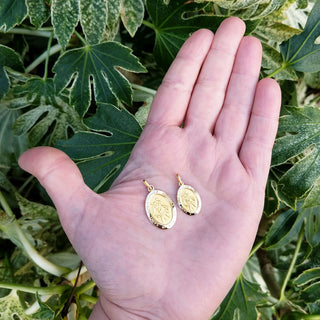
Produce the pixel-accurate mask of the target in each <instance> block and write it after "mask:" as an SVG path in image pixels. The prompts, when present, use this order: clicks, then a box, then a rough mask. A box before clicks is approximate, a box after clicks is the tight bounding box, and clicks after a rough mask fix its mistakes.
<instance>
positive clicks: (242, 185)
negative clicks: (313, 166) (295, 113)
mask: <svg viewBox="0 0 320 320" xmlns="http://www.w3.org/2000/svg"><path fill="white" fill-rule="evenodd" d="M244 31H245V24H244V23H243V22H242V21H241V20H240V19H238V18H234V17H233V18H228V19H226V20H225V21H224V22H223V23H222V24H221V25H220V27H219V29H218V30H217V32H216V34H215V35H214V34H213V33H212V32H211V31H209V30H204V29H202V30H198V31H197V32H195V33H194V34H193V35H192V36H191V37H190V38H189V39H188V40H187V41H186V42H185V44H184V45H183V47H182V48H181V50H180V52H179V54H178V56H177V57H176V59H175V60H174V62H173V64H172V66H171V67H170V69H169V70H168V72H167V74H166V76H165V78H164V79H163V82H162V84H161V86H160V87H159V89H158V92H157V94H156V96H155V98H154V101H153V104H152V108H151V111H150V115H149V118H148V122H147V125H146V126H145V128H144V130H143V133H142V135H141V137H140V139H139V141H138V142H137V144H136V146H135V148H134V150H133V152H132V154H131V157H130V159H129V161H128V163H127V165H126V166H125V168H124V170H123V171H122V172H121V174H120V175H119V177H118V178H117V179H116V181H115V182H114V183H113V185H112V187H111V188H110V190H109V191H108V192H106V193H104V194H100V195H97V194H95V193H94V192H93V191H91V190H90V189H89V188H88V187H87V186H86V185H85V184H84V182H83V179H82V177H81V174H80V172H79V170H78V169H77V167H76V165H75V164H74V163H73V162H72V161H71V160H70V159H69V158H68V157H67V156H66V155H65V154H64V153H63V152H61V151H59V150H56V149H54V148H48V147H38V148H34V149H31V150H28V151H27V152H26V153H24V154H23V155H22V156H21V158H20V165H21V167H22V168H23V169H25V170H26V171H28V172H30V173H31V174H33V175H35V176H36V177H37V178H38V179H39V181H40V182H41V184H42V185H43V186H44V187H45V188H46V190H47V192H48V194H49V195H50V197H51V198H52V200H53V202H54V204H55V206H56V208H57V210H58V213H59V217H60V219H61V223H62V225H63V227H64V229H65V232H66V234H67V235H68V237H69V239H70V241H71V243H72V244H73V246H74V248H75V249H76V251H77V253H78V254H79V256H80V257H81V259H82V260H83V262H84V264H85V265H86V267H87V268H88V270H89V272H90V274H91V276H92V278H93V279H94V281H95V282H96V283H97V285H98V287H99V289H100V297H99V300H98V303H97V305H96V307H95V309H94V311H93V313H92V315H91V318H90V319H91V320H102V319H120V320H122V319H156V320H157V319H184V320H188V319H191V320H194V319H204V320H206V319H209V318H210V316H211V315H212V313H213V312H214V311H215V310H216V308H217V307H218V306H219V304H220V303H221V301H222V300H223V298H224V297H225V295H226V294H227V293H228V291H229V290H230V288H231V286H232V284H233V283H234V281H235V279H236V277H237V276H238V275H239V273H240V272H241V269H242V267H243V265H244V263H245V262H246V259H247V257H248V254H249V252H250V249H251V248H252V245H253V242H254V239H255V235H256V232H257V228H258V225H259V221H260V218H261V213H262V210H263V203H264V192H265V185H266V180H267V176H268V171H269V166H270V158H271V151H272V146H273V143H274V139H275V135H276V131H277V125H278V116H279V109H280V100H281V93H280V89H279V86H278V84H277V83H276V82H275V81H274V80H272V79H263V80H261V81H260V82H258V77H259V71H260V63H261V52H262V49H261V44H260V42H259V41H258V40H257V39H256V38H253V37H250V36H249V37H244V36H243V35H244ZM182 123H184V126H183V128H181V124H182ZM176 173H179V174H180V176H181V178H182V179H183V181H184V182H185V183H186V184H188V185H191V186H193V187H194V188H195V189H196V190H197V191H198V192H199V194H200V196H201V199H202V209H201V212H200V213H199V214H198V215H196V216H188V215H186V214H185V213H183V212H182V211H181V210H180V209H179V208H177V221H176V224H175V225H174V226H173V227H172V228H171V229H168V230H161V229H158V228H156V227H155V226H153V225H152V224H151V223H150V222H149V220H148V218H147V216H146V214H145V209H144V201H145V198H146V196H147V194H148V191H147V188H146V187H145V185H144V184H143V183H142V180H143V179H146V180H147V181H148V182H149V183H150V184H152V185H154V187H155V189H158V190H163V191H165V192H166V193H167V194H168V195H169V196H170V197H171V198H172V199H173V200H174V201H175V202H176V200H175V199H176V192H177V190H178V181H177V178H176Z"/></svg>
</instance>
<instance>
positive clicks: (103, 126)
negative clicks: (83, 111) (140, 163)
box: [57, 105, 141, 192]
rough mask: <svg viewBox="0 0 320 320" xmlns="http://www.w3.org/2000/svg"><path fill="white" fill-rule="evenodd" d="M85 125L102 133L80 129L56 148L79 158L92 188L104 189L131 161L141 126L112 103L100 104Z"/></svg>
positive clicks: (79, 163) (100, 190)
mask: <svg viewBox="0 0 320 320" xmlns="http://www.w3.org/2000/svg"><path fill="white" fill-rule="evenodd" d="M86 124H87V125H88V126H89V127H90V128H91V129H92V130H95V131H101V132H102V133H96V132H79V133H77V134H75V135H74V137H72V138H71V139H69V140H67V141H59V142H58V143H57V147H58V148H59V149H61V150H62V151H64V152H66V153H67V154H68V155H69V156H70V157H71V158H72V159H74V160H76V161H77V164H78V167H79V169H80V171H81V173H82V175H83V177H84V180H85V182H86V184H87V185H88V186H89V187H90V188H91V189H93V190H95V191H96V192H104V191H106V190H107V189H108V188H109V187H110V185H111V183H112V182H113V180H114V179H115V178H116V177H117V176H118V174H119V173H120V172H121V170H122V168H123V167H124V165H125V164H126V162H127V161H128V159H129V156H130V154H131V151H132V148H133V147H134V145H135V143H136V142H137V140H138V138H139V136H140V133H141V127H140V125H139V123H138V122H137V120H136V119H135V118H134V117H133V116H132V115H131V114H130V113H129V112H128V111H126V110H125V109H122V110H119V109H117V108H115V107H114V106H112V105H104V106H100V107H99V108H98V111H97V113H96V114H95V115H94V116H93V117H90V118H88V119H87V120H86Z"/></svg>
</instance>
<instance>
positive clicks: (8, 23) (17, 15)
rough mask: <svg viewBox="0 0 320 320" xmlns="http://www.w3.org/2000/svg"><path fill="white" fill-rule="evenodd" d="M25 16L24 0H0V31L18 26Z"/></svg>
mask: <svg viewBox="0 0 320 320" xmlns="http://www.w3.org/2000/svg"><path fill="white" fill-rule="evenodd" d="M26 16H27V6H26V4H25V0H1V1H0V29H1V28H3V30H4V31H8V30H10V29H12V28H13V27H14V26H15V25H17V24H20V23H21V22H22V21H23V20H24V19H25V18H26Z"/></svg>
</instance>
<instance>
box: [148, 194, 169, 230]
mask: <svg viewBox="0 0 320 320" xmlns="http://www.w3.org/2000/svg"><path fill="white" fill-rule="evenodd" d="M149 210H150V215H151V218H152V219H153V220H155V222H156V223H158V224H161V225H167V224H169V223H170V222H171V220H172V217H173V212H172V205H171V203H170V202H169V201H168V199H167V198H166V197H164V196H163V195H161V194H154V195H152V196H151V197H150V201H149Z"/></svg>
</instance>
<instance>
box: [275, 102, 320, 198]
mask: <svg viewBox="0 0 320 320" xmlns="http://www.w3.org/2000/svg"><path fill="white" fill-rule="evenodd" d="M288 111H289V114H288V115H285V116H283V117H281V118H280V121H279V129H278V132H279V133H282V134H285V135H283V136H282V137H280V138H278V139H277V140H276V143H275V145H274V149H273V155H272V164H273V166H278V165H280V164H283V163H286V162H288V161H289V160H291V159H295V161H294V162H293V165H292V167H291V168H290V169H289V170H288V171H287V172H286V173H285V174H284V175H283V176H282V177H281V178H280V180H279V185H282V186H283V187H282V192H284V193H285V194H286V195H287V196H288V197H290V198H301V197H304V196H306V195H307V193H308V192H310V191H312V189H314V188H317V190H319V188H318V184H319V182H320V181H319V177H320V157H319V155H320V127H319V122H320V110H319V109H318V108H314V107H304V108H294V107H292V108H288ZM298 156H299V158H298Z"/></svg>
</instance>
